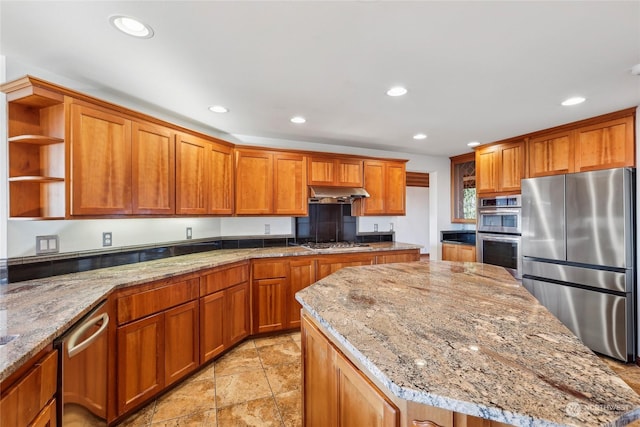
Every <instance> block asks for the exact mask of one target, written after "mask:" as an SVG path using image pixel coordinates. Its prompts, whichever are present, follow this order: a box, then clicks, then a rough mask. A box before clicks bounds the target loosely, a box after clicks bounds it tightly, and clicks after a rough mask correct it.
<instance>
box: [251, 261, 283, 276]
mask: <svg viewBox="0 0 640 427" xmlns="http://www.w3.org/2000/svg"><path fill="white" fill-rule="evenodd" d="M274 277H287V261H282V262H268V263H267V262H265V263H255V264H253V278H254V279H271V278H274Z"/></svg>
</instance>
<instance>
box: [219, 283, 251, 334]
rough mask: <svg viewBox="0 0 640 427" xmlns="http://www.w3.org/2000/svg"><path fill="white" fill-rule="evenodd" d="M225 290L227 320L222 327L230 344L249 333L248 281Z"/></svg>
mask: <svg viewBox="0 0 640 427" xmlns="http://www.w3.org/2000/svg"><path fill="white" fill-rule="evenodd" d="M225 292H226V295H225V299H226V310H227V311H226V313H227V314H226V319H227V322H226V323H225V325H224V327H225V330H226V334H227V339H226V341H227V345H229V346H230V345H233V344H235V343H237V342H239V341H242V339H243V338H245V337H247V336H248V335H249V327H250V326H249V319H250V315H249V283H248V282H245V283H242V284H240V285H236V286H234V287H232V288H229V289H227V290H226V291H225Z"/></svg>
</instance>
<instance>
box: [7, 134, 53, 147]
mask: <svg viewBox="0 0 640 427" xmlns="http://www.w3.org/2000/svg"><path fill="white" fill-rule="evenodd" d="M9 142H12V143H20V144H34V145H49V144H61V143H63V142H64V139H62V138H56V137H55V136H46V135H18V136H12V137H11V138H9Z"/></svg>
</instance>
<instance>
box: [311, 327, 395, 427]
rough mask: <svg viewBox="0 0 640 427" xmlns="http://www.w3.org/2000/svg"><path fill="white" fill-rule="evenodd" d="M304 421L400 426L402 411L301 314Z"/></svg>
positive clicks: (341, 425)
mask: <svg viewBox="0 0 640 427" xmlns="http://www.w3.org/2000/svg"><path fill="white" fill-rule="evenodd" d="M302 366H303V368H302V371H303V403H302V406H303V415H302V418H303V425H304V426H305V427H315V426H318V427H320V426H337V427H351V426H371V427H397V426H399V425H400V412H399V411H398V408H396V407H395V406H394V405H393V403H391V402H390V401H389V400H388V399H387V398H386V397H385V396H384V395H383V394H382V393H381V392H380V391H379V390H378V389H377V388H376V387H375V386H374V385H373V384H372V383H371V382H370V381H369V380H368V379H367V378H366V377H364V376H363V375H362V374H361V373H360V371H359V370H358V369H357V368H356V367H355V366H353V365H352V364H351V362H349V361H348V360H347V359H346V358H345V357H344V356H343V355H342V354H341V353H340V352H339V351H338V350H337V349H335V348H334V347H333V345H331V344H330V343H329V341H328V340H327V338H325V337H324V335H322V333H321V332H320V331H319V330H318V329H317V328H316V327H315V326H314V325H313V324H311V322H310V321H309V320H308V319H307V318H306V317H304V316H303V318H302Z"/></svg>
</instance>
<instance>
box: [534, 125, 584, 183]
mask: <svg viewBox="0 0 640 427" xmlns="http://www.w3.org/2000/svg"><path fill="white" fill-rule="evenodd" d="M528 146H529V151H528V157H529V178H535V177H538V176H547V175H559V174H565V173H571V172H573V169H574V165H573V161H574V157H575V155H574V133H573V131H567V132H562V133H555V134H551V135H543V136H540V137H538V138H532V139H530V140H529V142H528Z"/></svg>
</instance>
